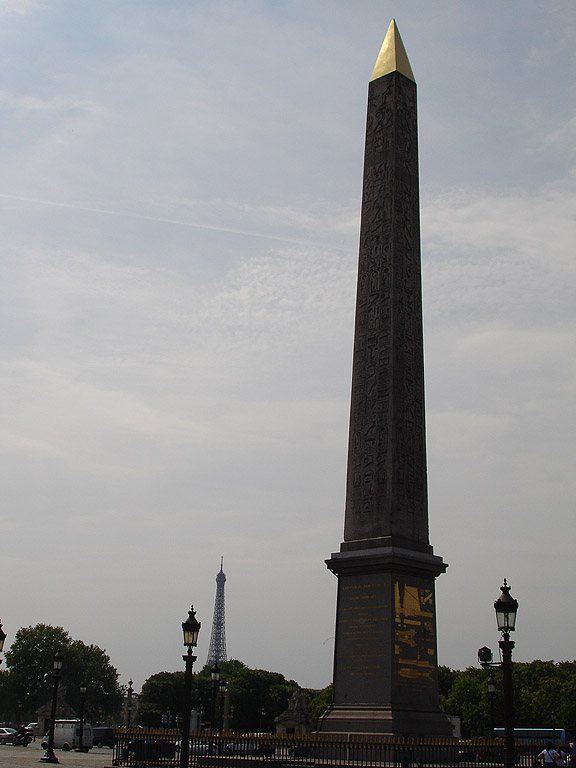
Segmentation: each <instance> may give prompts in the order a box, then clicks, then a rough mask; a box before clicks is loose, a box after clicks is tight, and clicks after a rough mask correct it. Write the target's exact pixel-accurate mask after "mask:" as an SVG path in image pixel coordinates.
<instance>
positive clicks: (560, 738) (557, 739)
mask: <svg viewBox="0 0 576 768" xmlns="http://www.w3.org/2000/svg"><path fill="white" fill-rule="evenodd" d="M504 736H505V733H504V728H494V738H495V739H503V738H504ZM514 738H515V739H516V741H517V742H518V743H520V744H524V743H526V742H529V741H535V742H538V744H546V742H547V741H551V742H552V743H553V744H554V743H556V744H566V743H567V742H566V731H565V730H564V728H514Z"/></svg>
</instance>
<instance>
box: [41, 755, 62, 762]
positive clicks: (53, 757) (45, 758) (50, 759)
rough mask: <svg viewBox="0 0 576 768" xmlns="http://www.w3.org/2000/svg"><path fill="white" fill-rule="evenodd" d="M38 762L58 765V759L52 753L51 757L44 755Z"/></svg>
mask: <svg viewBox="0 0 576 768" xmlns="http://www.w3.org/2000/svg"><path fill="white" fill-rule="evenodd" d="M40 762H41V763H59V762H60V760H58V758H57V757H56V755H55V754H54V753H52V754H51V755H49V754H48V753H46V754H45V755H44V757H41V758H40Z"/></svg>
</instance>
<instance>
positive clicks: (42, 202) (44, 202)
mask: <svg viewBox="0 0 576 768" xmlns="http://www.w3.org/2000/svg"><path fill="white" fill-rule="evenodd" d="M0 199H3V200H18V201H19V202H22V203H32V204H34V205H45V206H50V207H52V208H67V209H69V210H75V211H85V212H86V213H99V214H103V215H104V216H117V217H122V216H124V217H127V218H131V219H138V220H140V221H154V222H158V223H160V224H175V225H177V226H180V227H190V228H193V229H207V230H210V231H212V232H228V233H230V234H232V235H243V236H244V237H261V238H265V239H267V240H275V241H277V242H281V243H294V244H295V245H314V246H322V247H324V248H330V249H331V250H337V251H348V250H349V249H347V248H343V247H342V246H338V245H333V244H331V243H321V242H317V241H314V240H302V239H300V238H297V237H286V236H285V235H270V234H267V233H266V232H255V231H251V230H247V229H237V228H235V227H226V226H215V225H213V224H200V223H198V222H194V221H182V220H181V219H170V218H167V217H165V216H146V215H145V214H142V213H130V212H129V211H112V210H110V209H108V208H94V207H88V206H84V205H75V204H74V203H58V202H54V201H53V200H39V199H38V198H35V197H22V196H20V195H8V194H4V193H2V192H0Z"/></svg>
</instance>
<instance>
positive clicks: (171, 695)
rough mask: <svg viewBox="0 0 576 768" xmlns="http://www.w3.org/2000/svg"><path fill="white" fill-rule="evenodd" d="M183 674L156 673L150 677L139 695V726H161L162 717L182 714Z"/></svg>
mask: <svg viewBox="0 0 576 768" xmlns="http://www.w3.org/2000/svg"><path fill="white" fill-rule="evenodd" d="M183 708H184V672H157V673H156V674H155V675H151V677H149V678H148V679H147V680H146V682H145V683H144V685H143V686H142V691H141V694H140V713H139V722H140V724H141V725H146V726H149V727H152V726H157V727H159V726H161V725H162V715H164V714H167V713H168V712H170V713H171V715H172V716H176V715H180V716H182V714H183Z"/></svg>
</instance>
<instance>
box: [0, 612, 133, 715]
mask: <svg viewBox="0 0 576 768" xmlns="http://www.w3.org/2000/svg"><path fill="white" fill-rule="evenodd" d="M57 650H61V651H62V653H63V656H64V661H63V665H62V679H61V685H62V686H63V687H65V688H66V701H67V702H68V704H70V706H71V707H72V708H73V709H75V710H76V711H79V709H80V691H79V688H80V685H81V683H85V684H86V688H87V693H86V711H85V713H86V717H87V718H91V719H92V720H93V721H95V722H96V721H99V720H101V719H104V718H106V717H115V716H117V715H118V714H119V712H120V708H121V706H122V697H123V695H122V690H121V688H120V686H119V685H118V672H117V671H116V669H115V668H114V667H113V666H112V664H111V663H110V658H109V656H108V655H107V654H106V652H105V651H103V650H102V649H101V648H99V647H98V646H96V645H85V644H84V643H83V642H82V641H81V640H73V639H72V638H71V637H70V635H69V634H68V632H66V631H65V630H64V629H62V627H52V626H50V625H49V624H37V625H36V626H34V627H21V628H20V629H19V630H18V632H16V636H15V638H14V642H13V643H12V646H11V647H10V649H9V650H8V651H6V665H7V668H8V669H7V671H6V672H3V673H2V682H1V683H0V692H2V696H1V697H0V702H1V703H0V713H1V716H2V718H3V719H5V720H16V719H18V710H19V713H20V715H21V718H22V719H23V720H25V721H27V720H33V719H34V713H35V711H36V709H37V708H38V707H39V706H41V705H42V704H45V703H46V702H47V701H50V699H51V696H52V690H53V675H52V669H53V660H54V654H55V652H56V651H57ZM19 705H21V706H20V707H19Z"/></svg>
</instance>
